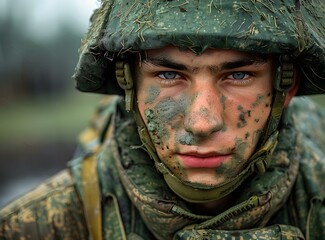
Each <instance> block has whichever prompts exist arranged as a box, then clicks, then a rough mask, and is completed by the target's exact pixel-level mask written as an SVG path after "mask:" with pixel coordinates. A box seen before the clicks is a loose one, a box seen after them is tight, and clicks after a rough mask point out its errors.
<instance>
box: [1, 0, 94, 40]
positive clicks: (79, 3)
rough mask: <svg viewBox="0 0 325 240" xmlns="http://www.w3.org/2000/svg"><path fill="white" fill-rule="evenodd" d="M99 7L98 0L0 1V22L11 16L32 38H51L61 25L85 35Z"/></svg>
mask: <svg viewBox="0 0 325 240" xmlns="http://www.w3.org/2000/svg"><path fill="white" fill-rule="evenodd" d="M99 4H100V3H99V1H98V0H0V21H1V20H2V19H3V18H5V17H8V14H11V15H14V16H15V18H17V19H19V20H22V21H20V22H21V23H22V24H24V26H23V28H24V29H25V31H26V32H28V33H29V35H31V37H33V36H35V35H37V38H40V37H41V38H51V37H53V36H54V35H55V34H56V33H57V32H58V31H59V30H60V26H62V24H63V23H65V24H68V25H70V24H71V25H73V26H74V27H75V28H76V29H77V30H80V31H83V32H85V31H86V30H87V26H88V22H89V17H90V15H91V13H92V12H93V10H94V9H95V8H96V7H98V6H99Z"/></svg>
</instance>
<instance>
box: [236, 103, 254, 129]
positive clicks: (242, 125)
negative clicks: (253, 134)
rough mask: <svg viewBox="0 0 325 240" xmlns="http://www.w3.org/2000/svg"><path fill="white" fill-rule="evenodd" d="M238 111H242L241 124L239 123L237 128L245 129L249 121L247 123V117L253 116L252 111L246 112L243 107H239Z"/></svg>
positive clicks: (240, 115)
mask: <svg viewBox="0 0 325 240" xmlns="http://www.w3.org/2000/svg"><path fill="white" fill-rule="evenodd" d="M237 109H238V111H240V114H239V122H238V123H237V127H238V128H243V127H245V126H246V125H247V121H246V115H247V116H248V117H250V116H251V110H244V108H243V106H241V105H239V106H238V107H237Z"/></svg>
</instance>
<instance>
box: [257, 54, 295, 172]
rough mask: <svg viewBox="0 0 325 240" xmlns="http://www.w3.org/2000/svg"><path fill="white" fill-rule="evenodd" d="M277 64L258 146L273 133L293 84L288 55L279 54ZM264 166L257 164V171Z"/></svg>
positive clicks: (292, 69) (291, 66)
mask: <svg viewBox="0 0 325 240" xmlns="http://www.w3.org/2000/svg"><path fill="white" fill-rule="evenodd" d="M279 63H280V64H279V66H278V68H277V70H276V76H275V81H274V89H275V91H274V98H273V103H272V110H271V113H270V116H269V120H268V122H267V124H266V126H265V127H264V131H263V134H262V135H261V136H262V138H261V140H260V144H259V146H263V145H264V144H265V142H266V141H267V140H268V138H269V137H270V136H271V134H273V133H274V132H275V131H276V130H277V128H278V125H279V123H280V120H281V116H282V112H283V108H284V102H285V99H286V92H287V91H288V90H289V89H290V88H291V87H292V85H293V82H294V81H293V77H294V76H293V72H294V67H293V63H292V60H291V57H290V56H289V55H281V56H280V58H279ZM265 167H266V166H262V165H259V166H257V172H260V173H263V172H265Z"/></svg>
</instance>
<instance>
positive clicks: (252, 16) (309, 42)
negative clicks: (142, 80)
mask: <svg viewBox="0 0 325 240" xmlns="http://www.w3.org/2000/svg"><path fill="white" fill-rule="evenodd" d="M324 14H325V3H324V1H323V0H306V1H301V0H291V1H289V0H277V1H271V0H258V1H257V0H254V1H253V0H252V1H240V0H239V1H238V0H222V1H221V0H218V1H210V0H191V1H187V0H150V1H149V0H134V1H128V0H118V1H117V0H116V1H110V0H102V2H101V6H100V8H99V9H97V10H96V11H95V12H94V14H93V16H92V18H91V26H90V29H89V32H88V34H87V36H86V38H85V39H84V41H83V42H82V46H81V49H80V50H81V54H80V59H79V62H78V65H77V67H76V71H75V74H74V78H75V80H76V82H77V88H78V89H79V90H81V91H86V92H98V93H105V94H121V95H123V94H124V93H125V98H126V103H127V106H129V107H127V108H128V109H132V105H133V103H132V99H133V98H134V97H133V93H132V88H133V85H132V81H129V80H128V79H130V77H129V76H130V75H131V74H130V69H128V67H127V65H123V62H127V58H125V53H132V52H141V51H143V50H150V49H158V48H161V47H164V46H168V45H174V46H177V47H178V48H180V49H191V50H192V51H193V52H195V53H197V54H200V53H202V52H203V51H204V50H205V49H208V48H219V49H220V48H221V49H233V50H239V51H250V52H256V53H263V54H278V55H280V56H281V57H280V62H283V64H282V63H281V64H280V65H281V66H280V68H279V72H278V74H277V76H278V77H276V80H275V92H276V94H275V97H274V100H273V104H272V111H271V114H270V117H269V120H268V123H267V125H266V127H265V130H264V131H265V134H263V135H264V137H263V140H261V141H260V143H259V145H258V148H257V150H256V152H255V153H254V154H253V156H252V157H251V158H250V160H249V161H248V162H249V165H248V166H247V168H246V169H244V170H243V171H242V172H241V173H240V174H238V176H237V177H234V178H233V179H229V181H228V182H226V184H224V185H223V186H221V187H217V188H214V187H211V188H210V187H206V188H205V187H197V186H194V185H191V184H187V183H183V182H182V181H181V180H180V179H178V178H177V177H175V176H174V175H173V174H172V173H171V172H170V170H169V169H168V168H167V167H166V166H165V165H164V163H162V162H161V161H160V160H159V158H158V157H157V154H156V153H155V149H154V146H153V143H152V141H151V140H150V137H149V134H148V131H147V129H146V126H145V124H144V123H143V120H142V119H141V117H140V114H139V112H138V110H137V107H135V120H136V123H137V125H138V132H139V136H140V138H141V140H142V142H143V143H144V145H145V146H146V148H147V150H148V152H149V154H150V155H151V157H152V158H153V159H154V160H155V165H156V167H157V169H158V170H159V171H160V172H161V173H163V175H164V178H165V180H166V182H167V184H168V185H169V186H170V188H171V189H172V190H174V192H175V193H176V194H178V195H179V196H181V197H182V198H184V199H186V200H188V201H193V202H202V201H210V200H213V199H218V198H221V197H223V196H225V195H227V194H228V193H230V192H231V191H233V190H234V189H235V188H237V186H238V185H239V184H240V183H241V182H242V181H243V180H244V179H245V178H246V177H247V176H249V175H250V173H251V171H252V169H254V168H255V169H256V168H257V169H258V172H263V171H265V168H266V167H267V166H268V164H269V159H270V157H269V156H270V152H272V151H273V149H274V147H275V146H276V141H277V140H276V139H277V126H278V123H279V121H280V117H281V113H282V109H283V102H284V94H283V92H285V91H286V87H287V86H286V83H289V84H287V85H289V86H290V83H291V82H292V81H291V79H292V74H293V68H292V63H294V64H295V66H297V68H298V70H299V72H300V73H301V74H300V75H301V76H300V84H299V89H298V93H297V94H298V95H307V94H318V93H324V92H325V17H323V16H324ZM121 62H122V64H121ZM278 79H280V80H278ZM279 83H280V85H279ZM283 83H284V86H282V85H281V84H283ZM120 86H121V87H122V88H121V87H120ZM130 106H131V107H130Z"/></svg>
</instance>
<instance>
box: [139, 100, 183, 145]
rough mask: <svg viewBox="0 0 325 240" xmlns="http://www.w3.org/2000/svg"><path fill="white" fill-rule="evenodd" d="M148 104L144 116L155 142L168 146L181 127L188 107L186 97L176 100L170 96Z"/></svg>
mask: <svg viewBox="0 0 325 240" xmlns="http://www.w3.org/2000/svg"><path fill="white" fill-rule="evenodd" d="M146 106H147V108H146V109H145V110H144V114H143V118H144V120H145V122H146V124H147V129H148V131H149V134H150V136H151V138H152V140H153V142H154V144H156V145H162V144H163V145H165V147H167V146H168V144H170V143H171V139H172V136H173V135H174V134H175V130H176V131H177V129H181V125H182V121H183V118H184V114H185V108H186V104H185V101H184V99H180V100H174V99H172V98H170V97H169V98H166V99H163V100H161V101H157V103H155V104H147V105H146ZM143 108H145V107H143ZM140 111H141V110H140ZM167 143H168V144H167Z"/></svg>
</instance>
